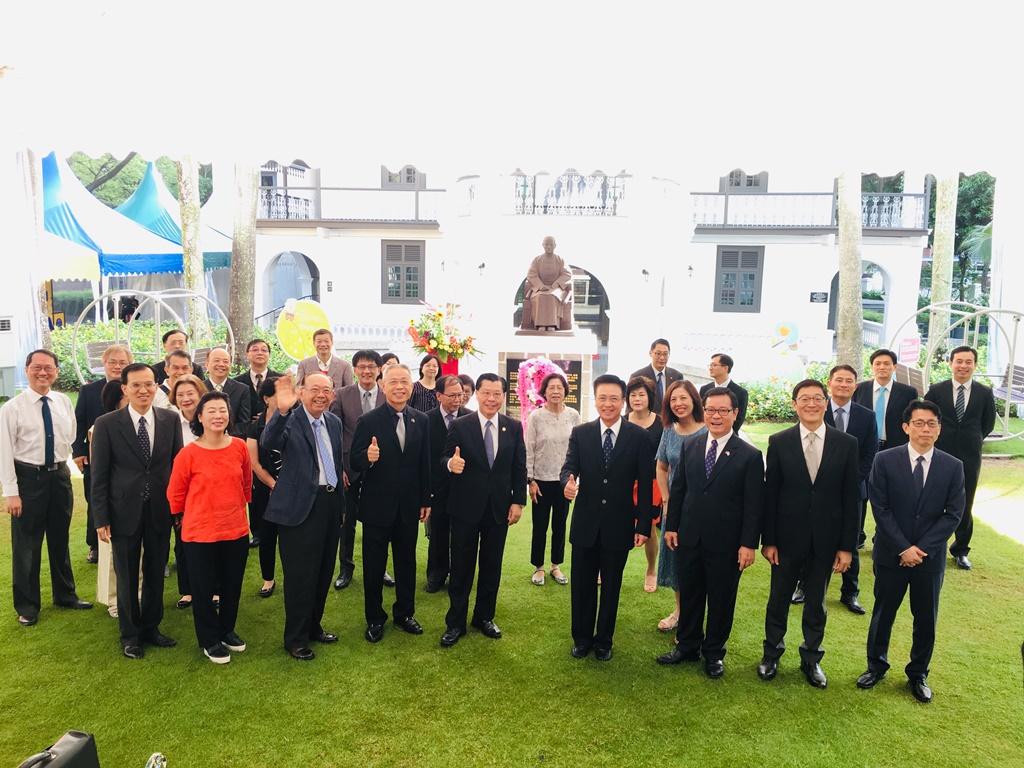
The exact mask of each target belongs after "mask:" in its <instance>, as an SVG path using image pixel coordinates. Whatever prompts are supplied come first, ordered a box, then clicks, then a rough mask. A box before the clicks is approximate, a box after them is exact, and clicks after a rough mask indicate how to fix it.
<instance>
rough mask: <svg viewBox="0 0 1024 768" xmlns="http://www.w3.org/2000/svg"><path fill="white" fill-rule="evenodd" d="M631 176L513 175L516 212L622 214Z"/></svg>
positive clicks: (532, 214)
mask: <svg viewBox="0 0 1024 768" xmlns="http://www.w3.org/2000/svg"><path fill="white" fill-rule="evenodd" d="M627 178H628V176H626V175H624V174H620V175H618V176H608V175H606V174H604V173H600V172H598V173H593V174H590V175H586V176H585V175H583V174H581V173H579V172H577V171H575V170H573V169H571V168H570V169H569V170H567V171H566V172H565V173H563V174H560V175H558V176H549V175H547V174H536V175H533V176H527V175H525V174H519V173H517V174H514V175H513V179H514V182H515V185H514V195H515V198H514V204H513V209H512V210H513V213H515V214H517V215H525V216H621V215H622V208H621V206H622V201H623V199H624V198H625V194H626V179H627Z"/></svg>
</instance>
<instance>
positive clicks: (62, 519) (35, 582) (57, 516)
mask: <svg viewBox="0 0 1024 768" xmlns="http://www.w3.org/2000/svg"><path fill="white" fill-rule="evenodd" d="M14 469H15V474H16V476H17V478H18V495H19V496H20V497H21V516H20V517H11V570H12V571H13V577H12V583H13V587H14V610H15V611H17V612H18V615H19V616H28V617H29V618H35V617H36V616H38V615H39V608H40V605H41V600H40V596H39V568H40V566H41V565H42V555H43V537H44V536H45V537H46V551H47V554H48V555H49V558H50V587H51V590H52V593H53V602H54V603H55V604H57V605H66V604H67V603H71V602H74V601H75V600H77V599H78V595H77V593H76V592H75V576H74V574H73V573H72V571H71V555H70V554H69V553H68V531H69V530H70V528H71V509H72V505H73V504H74V497H73V496H72V493H71V473H70V472H69V471H68V468H67V467H66V466H64V465H61V467H60V468H59V469H57V470H54V471H53V472H40V471H37V470H34V469H28V468H26V467H22V466H20V465H19V464H15V465H14Z"/></svg>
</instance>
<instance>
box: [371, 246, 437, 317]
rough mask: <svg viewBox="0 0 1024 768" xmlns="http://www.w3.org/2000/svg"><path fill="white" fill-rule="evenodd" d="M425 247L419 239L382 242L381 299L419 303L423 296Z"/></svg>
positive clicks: (386, 302)
mask: <svg viewBox="0 0 1024 768" xmlns="http://www.w3.org/2000/svg"><path fill="white" fill-rule="evenodd" d="M425 246H426V244H425V243H424V242H423V241H422V240H382V241H381V291H380V294H381V302H382V303H384V304H418V303H419V302H420V300H421V299H422V298H423V297H424V296H425V291H424V277H425V274H424V273H425V267H426V259H425V253H424V252H425Z"/></svg>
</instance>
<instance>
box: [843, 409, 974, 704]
mask: <svg viewBox="0 0 1024 768" xmlns="http://www.w3.org/2000/svg"><path fill="white" fill-rule="evenodd" d="M942 424H943V418H942V413H941V411H940V409H939V407H938V406H937V405H935V403H932V402H929V401H923V402H916V403H913V404H912V405H909V406H907V408H906V410H905V411H904V412H903V430H904V431H905V432H906V434H907V435H908V436H909V438H910V442H909V445H908V446H901V447H899V448H890V449H889V450H885V451H881V452H880V453H879V454H878V455H877V456H876V457H875V463H874V467H873V468H872V470H871V479H870V481H869V493H870V496H871V512H872V513H873V514H874V516H875V525H876V528H875V545H874V552H873V554H872V557H873V559H874V561H875V606H874V609H873V610H872V612H871V627H870V629H869V630H868V643H867V656H868V669H867V671H866V672H865V673H864V674H862V675H861V676H860V677H859V678H857V687H858V688H873V687H875V685H877V684H878V682H879V681H880V680H881V679H882V678H883V677H885V674H886V672H888V670H889V659H888V652H889V638H890V636H891V635H892V624H893V621H894V620H895V618H896V612H897V611H898V610H899V608H900V605H901V604H902V603H903V598H904V597H905V596H906V594H907V590H908V588H909V590H910V611H911V613H912V614H913V616H914V632H913V637H914V640H913V644H912V645H911V648H910V663H909V664H907V666H906V673H907V679H908V685H909V687H910V691H911V693H912V694H913V695H914V698H916V699H917V700H918V701H920V702H921V703H924V704H927V703H928V702H930V701H931V700H932V691H931V688H930V687H929V686H928V670H929V664H930V663H931V658H932V651H933V649H934V648H935V620H936V618H937V617H938V612H939V592H940V591H941V589H942V579H943V576H944V574H945V571H946V540H947V539H949V537H950V535H951V534H952V533H953V531H954V530H956V527H957V525H959V523H960V518H961V516H962V515H963V511H964V499H965V494H964V469H963V465H962V464H961V462H960V461H959V460H958V459H956V458H955V457H953V456H950V455H949V454H947V453H944V452H943V451H940V450H938V449H936V448H935V445H936V441H937V439H938V437H939V435H940V434H941V432H942V429H943V426H942Z"/></svg>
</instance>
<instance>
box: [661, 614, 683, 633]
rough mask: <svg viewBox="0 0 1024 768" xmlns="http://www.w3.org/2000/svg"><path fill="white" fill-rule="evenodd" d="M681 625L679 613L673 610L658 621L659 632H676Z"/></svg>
mask: <svg viewBox="0 0 1024 768" xmlns="http://www.w3.org/2000/svg"><path fill="white" fill-rule="evenodd" d="M678 627H679V614H678V613H676V612H675V611H673V612H672V613H670V614H669V615H668V616H666V617H665V618H664V619H662V620H661V621H659V622H658V631H659V632H674V631H675V630H676V629H677V628H678Z"/></svg>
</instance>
